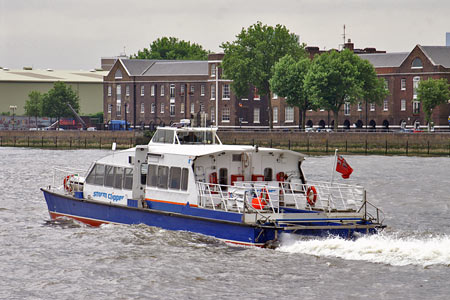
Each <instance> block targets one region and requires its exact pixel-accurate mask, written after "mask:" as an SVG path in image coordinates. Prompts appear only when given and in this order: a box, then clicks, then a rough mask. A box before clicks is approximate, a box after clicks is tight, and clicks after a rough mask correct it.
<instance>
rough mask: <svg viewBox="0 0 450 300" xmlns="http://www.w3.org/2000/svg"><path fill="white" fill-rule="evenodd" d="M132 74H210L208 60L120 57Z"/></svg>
mask: <svg viewBox="0 0 450 300" xmlns="http://www.w3.org/2000/svg"><path fill="white" fill-rule="evenodd" d="M120 61H121V62H122V64H123V65H124V67H125V68H126V69H127V72H128V74H129V75H130V76H182V75H205V76H206V75H208V61H203V60H149V59H120Z"/></svg>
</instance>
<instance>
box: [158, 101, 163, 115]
mask: <svg viewBox="0 0 450 300" xmlns="http://www.w3.org/2000/svg"><path fill="white" fill-rule="evenodd" d="M159 112H160V113H161V114H163V113H164V103H161V108H160V111H159Z"/></svg>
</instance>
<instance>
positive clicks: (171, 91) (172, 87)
mask: <svg viewBox="0 0 450 300" xmlns="http://www.w3.org/2000/svg"><path fill="white" fill-rule="evenodd" d="M169 94H170V98H175V84H171V85H170V90H169Z"/></svg>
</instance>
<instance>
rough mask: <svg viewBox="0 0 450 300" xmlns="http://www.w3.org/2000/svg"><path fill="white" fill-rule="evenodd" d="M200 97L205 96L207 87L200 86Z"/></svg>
mask: <svg viewBox="0 0 450 300" xmlns="http://www.w3.org/2000/svg"><path fill="white" fill-rule="evenodd" d="M200 96H205V85H204V84H202V85H201V86H200Z"/></svg>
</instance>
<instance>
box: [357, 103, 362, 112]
mask: <svg viewBox="0 0 450 300" xmlns="http://www.w3.org/2000/svg"><path fill="white" fill-rule="evenodd" d="M358 111H362V102H361V101H359V102H358Z"/></svg>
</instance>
